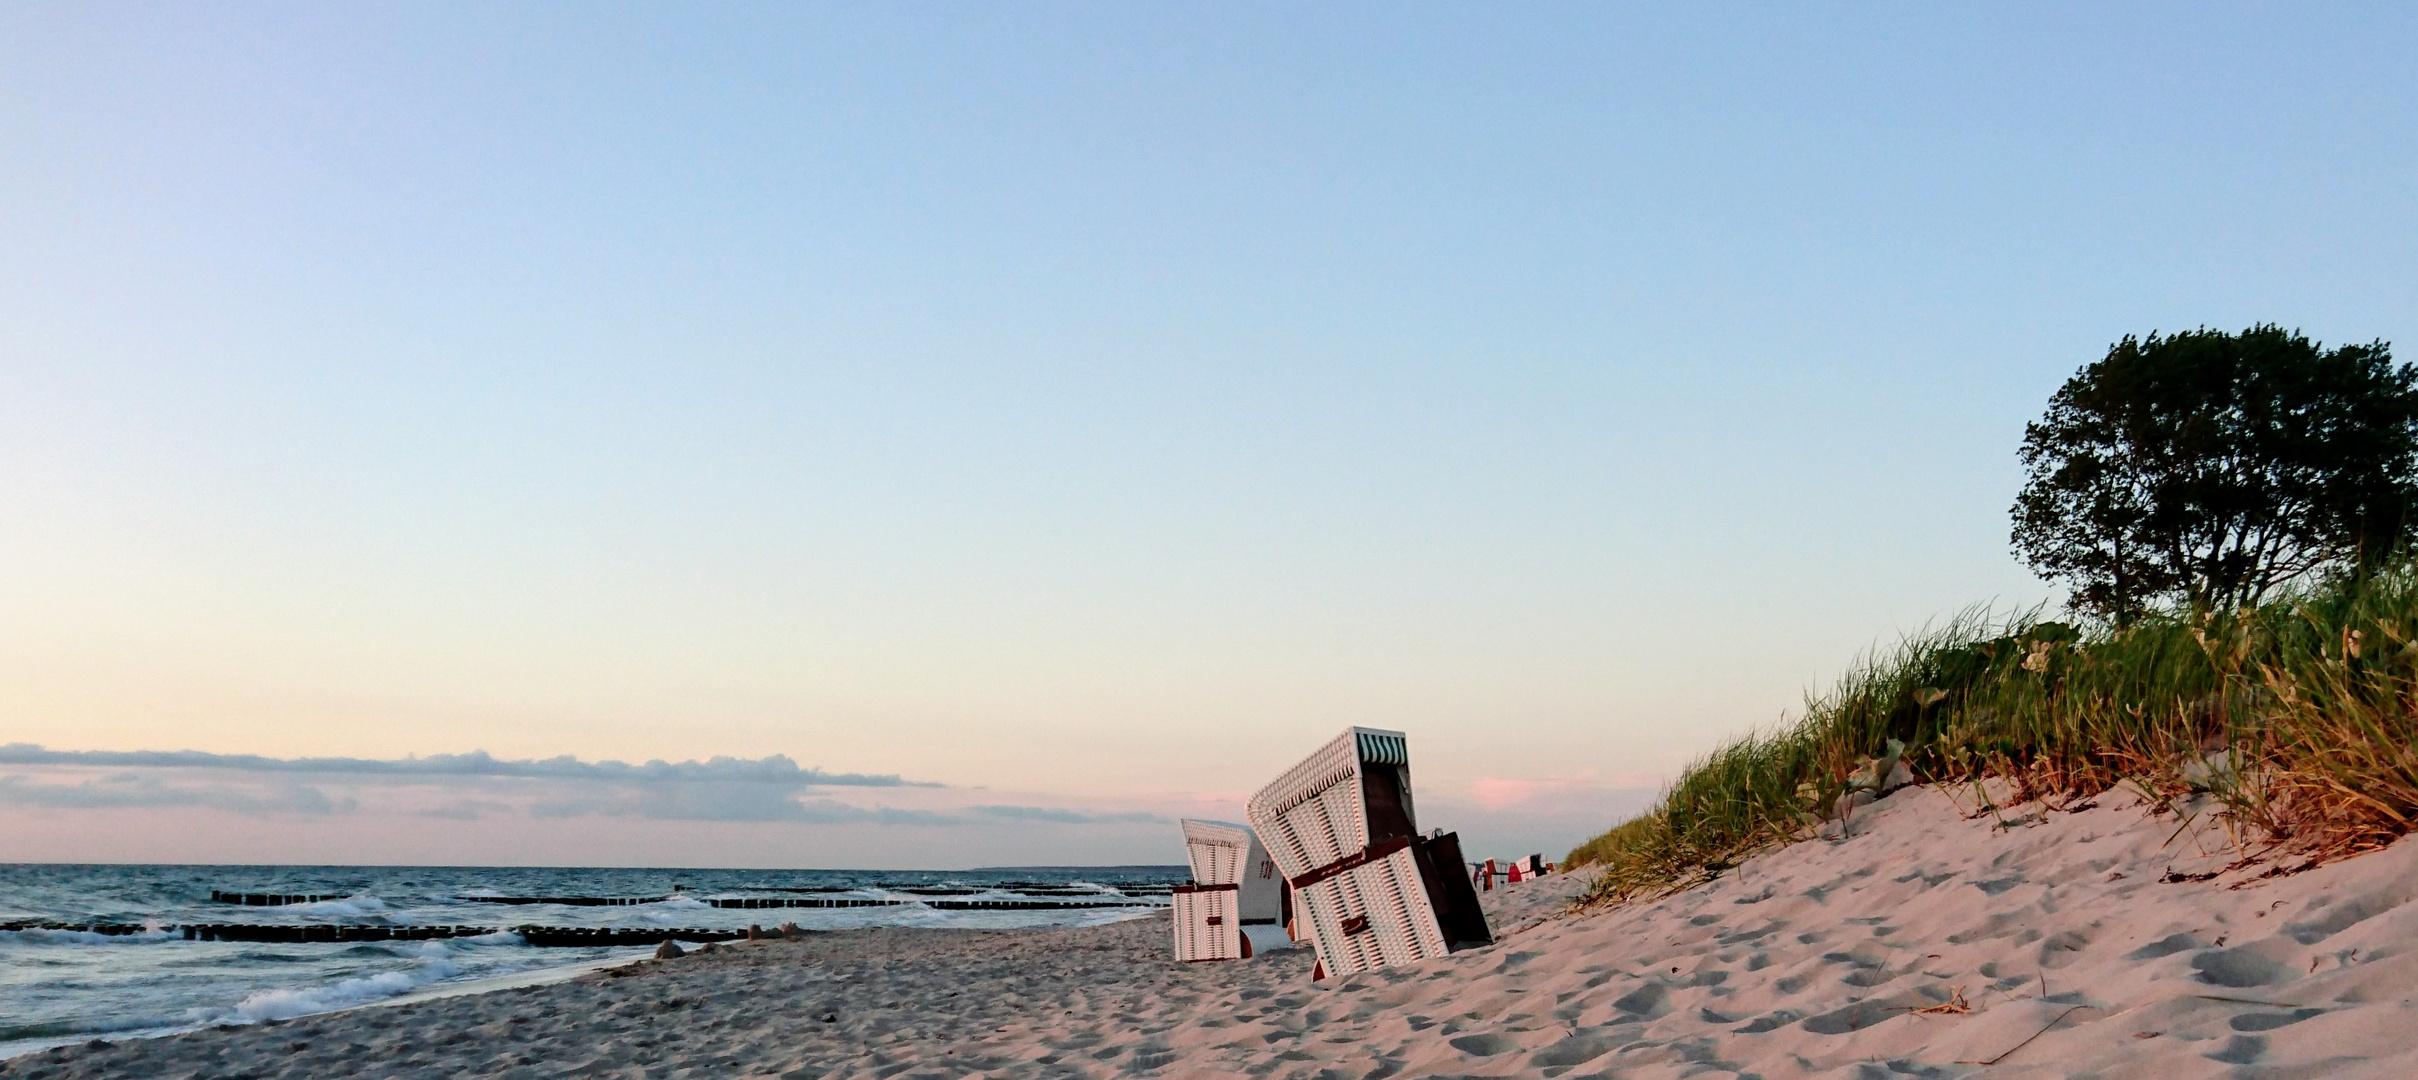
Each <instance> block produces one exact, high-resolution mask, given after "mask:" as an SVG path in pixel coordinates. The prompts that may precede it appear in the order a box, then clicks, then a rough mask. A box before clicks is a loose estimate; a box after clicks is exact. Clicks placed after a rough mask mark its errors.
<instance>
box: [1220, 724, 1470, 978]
mask: <svg viewBox="0 0 2418 1080" xmlns="http://www.w3.org/2000/svg"><path fill="white" fill-rule="evenodd" d="M1245 811H1246V813H1247V814H1248V815H1249V817H1250V819H1251V827H1252V828H1253V829H1255V830H1257V832H1258V834H1259V838H1260V840H1261V842H1262V843H1264V844H1266V845H1267V850H1268V855H1269V857H1270V858H1272V859H1274V860H1275V863H1276V869H1277V870H1278V871H1279V872H1280V873H1282V874H1283V875H1284V876H1285V879H1286V881H1287V882H1288V883H1289V884H1290V885H1291V886H1292V888H1293V896H1294V898H1295V901H1296V904H1297V906H1298V909H1299V910H1300V911H1301V913H1302V914H1301V919H1302V921H1304V922H1306V923H1307V924H1308V926H1307V927H1306V930H1307V933H1306V935H1305V934H1301V932H1300V931H1299V930H1297V931H1296V933H1297V936H1307V937H1308V938H1310V940H1311V941H1312V942H1313V943H1314V944H1316V945H1317V947H1318V966H1317V972H1318V976H1319V977H1324V976H1326V975H1350V974H1352V973H1354V972H1360V971H1367V970H1369V969H1371V968H1377V967H1384V966H1386V965H1388V964H1405V963H1411V962H1413V961H1418V960H1425V959H1427V958H1429V957H1435V956H1442V955H1444V954H1446V953H1449V952H1452V951H1454V950H1456V949H1465V948H1470V947H1473V946H1477V945H1484V944H1487V943H1489V942H1491V941H1492V940H1494V939H1493V935H1492V934H1490V933H1489V932H1488V930H1487V928H1486V914H1485V912H1483V911H1482V910H1480V909H1479V907H1478V894H1477V890H1475V889H1474V888H1472V887H1471V883H1470V881H1469V879H1468V878H1467V877H1466V876H1464V874H1463V871H1462V867H1463V866H1464V865H1465V864H1464V863H1463V862H1462V861H1461V841H1460V838H1459V837H1457V836H1455V835H1453V834H1451V833H1447V832H1444V831H1442V830H1438V831H1436V832H1435V833H1434V834H1433V835H1430V836H1421V835H1419V826H1418V819H1417V817H1416V815H1415V814H1414V812H1413V809H1412V806H1411V784H1410V745H1409V741H1408V740H1407V739H1405V738H1404V737H1403V735H1402V733H1401V732H1398V731H1378V730H1374V729H1370V728H1357V727H1356V728H1347V729H1345V730H1344V733H1343V734H1342V735H1340V736H1338V737H1336V739H1335V740H1334V741H1333V742H1330V743H1328V744H1327V745H1326V746H1325V747H1324V748H1322V749H1320V750H1319V751H1318V752H1317V753H1315V754H1312V755H1310V756H1309V758H1308V759H1306V760H1304V761H1302V762H1301V763H1300V764H1299V765H1295V766H1294V767H1293V768H1292V769H1290V770H1288V771H1287V772H1286V773H1285V774H1284V775H1283V776H1280V777H1278V778H1277V779H1276V780H1275V782H1273V783H1271V784H1269V785H1268V786H1266V787H1264V788H1261V789H1260V790H1259V792H1258V794H1255V795H1253V796H1251V800H1250V802H1249V803H1248V804H1247V806H1246V808H1245Z"/></svg>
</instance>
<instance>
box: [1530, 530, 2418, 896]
mask: <svg viewBox="0 0 2418 1080" xmlns="http://www.w3.org/2000/svg"><path fill="white" fill-rule="evenodd" d="M1893 748H1894V749H1897V750H1899V751H1901V752H1902V757H1903V760H1904V762H1905V763H1906V765H1907V766H1908V767H1909V768H1910V769H1911V770H1912V773H1913V775H1914V777H1915V778H1916V779H1917V780H1920V781H1924V782H1932V783H1950V784H1974V783H1977V782H1979V781H1983V780H1991V781H1999V782H2001V784H2000V786H1999V789H2000V790H2001V791H2008V790H2011V791H2012V792H2013V800H2014V801H2017V802H2025V801H2031V800H2035V799H2039V800H2046V801H2048V802H2050V803H2052V804H2057V803H2059V802H2061V801H2075V800H2080V799H2084V798H2087V797H2089V796H2091V795H2095V794H2097V793H2099V792H2101V791H2105V790H2107V789H2108V788H2111V787H2113V786H2115V785H2116V784H2118V783H2120V782H2129V783H2131V784H2133V785H2135V786H2137V787H2139V788H2141V789H2142V790H2143V791H2144V792H2146V793H2147V794H2148V795H2149V796H2150V797H2151V798H2152V799H2156V800H2161V801H2164V802H2168V803H2178V802H2181V801H2184V800H2191V799H2197V800H2201V801H2202V802H2204V804H2205V805H2207V806H2209V807H2212V808H2214V809H2217V810H2219V811H2221V812H2222V813H2224V814H2225V815H2227V820H2228V821H2229V823H2230V824H2231V825H2232V826H2233V827H2234V828H2235V832H2236V835H2237V836H2240V837H2242V838H2243V840H2244V843H2245V844H2246V845H2248V846H2250V847H2252V848H2253V849H2255V850H2260V851H2266V852H2288V853H2292V854H2294V855H2296V856H2298V857H2299V858H2301V860H2302V861H2303V863H2304V864H2313V863H2317V862H2323V861H2326V860H2328V859H2333V858H2339V857H2342V856H2344V855H2348V854H2353V853H2356V852H2358V851H2362V850H2367V849H2369V848H2373V847H2376V846H2380V845H2382V844H2384V843H2388V842H2390V841H2391V840H2392V839H2394V838H2395V837H2398V836H2400V835H2402V834H2403V833H2406V832H2408V831H2410V830H2411V829H2412V828H2414V827H2418V572H2414V571H2413V570H2412V569H2409V568H2403V569H2399V570H2396V571H2393V572H2390V573H2386V574H2382V575H2378V576H2374V577H2370V578H2367V579H2364V580H2359V581H2340V582H2331V583H2325V584H2319V585H2314V586H2310V587H2307V588H2304V589H2301V590H2298V591H2296V592H2293V593H2290V594H2288V595H2286V596H2284V597H2282V598H2280V599H2278V600H2276V601H2274V602H2272V603H2269V604H2266V605H2263V606H2261V607H2257V608H2249V609H2244V610H2241V611H2237V612H2231V613H2219V614H2207V613H2199V614H2193V613H2188V612H2161V613H2152V614H2149V615H2146V616H2144V617H2142V618H2140V619H2138V620H2137V621H2135V622H2133V623H2132V624H2131V625H2129V626H2125V627H2115V626H2090V627H2082V628H2076V627H2073V626H2069V625H2066V624H2063V623H2057V622H2044V621H2041V620H2040V619H2039V618H2038V613H2037V612H2025V613H2017V614H2014V615H1993V614H1991V613H1989V612H1986V611H1979V610H1975V611H1968V612H1966V613H1964V614H1962V615H1959V616H1957V617H1955V618H1953V619H1950V620H1948V621H1947V622H1946V623H1945V624H1944V625H1942V626H1938V627H1935V628H1932V629H1930V630H1927V631H1925V632H1923V633H1921V634H1918V635H1915V636H1913V637H1910V638H1908V639H1907V640H1905V641H1904V642H1902V643H1900V644H1899V645H1898V646H1897V647H1896V648H1894V649H1888V650H1883V651H1877V652H1875V653H1872V654H1869V655H1867V656H1865V657H1864V658H1862V659H1861V660H1860V661H1859V662H1857V663H1856V664H1855V665H1854V666H1852V667H1851V669H1850V670H1849V671H1848V673H1847V674H1846V675H1845V676H1844V677H1842V678H1841V679H1840V680H1839V682H1838V684H1837V685H1836V686H1835V687H1833V688H1832V689H1831V691H1830V692H1829V693H1828V694H1826V695H1823V696H1821V697H1818V698H1815V699H1813V700H1811V701H1809V702H1808V703H1807V706H1806V709H1805V712H1804V715H1803V716H1802V717H1801V718H1800V719H1798V720H1796V721H1794V722H1793V723H1789V724H1786V725H1784V726H1782V727H1779V728H1777V729H1774V730H1770V731H1762V732H1756V733H1753V734H1749V735H1747V736H1745V737H1744V738H1740V739H1738V740H1736V741H1734V742H1731V743H1729V744H1727V745H1724V746H1722V747H1720V748H1719V749H1716V750H1714V751H1713V752H1712V753H1711V754H1709V755H1707V756H1706V757H1704V758H1703V759H1702V760H1699V761H1697V762H1696V763H1694V764H1693V765H1691V766H1690V767H1689V768H1688V769H1687V770H1686V771H1685V772H1683V773H1682V774H1681V775H1680V777H1679V778H1678V779H1677V780H1676V781H1675V782H1673V784H1672V785H1671V787H1670V788H1669V789H1668V790H1667V791H1665V792H1664V793H1663V796H1662V799H1661V801H1660V802H1659V803H1657V804H1656V805H1655V806H1654V808H1653V809H1651V810H1649V811H1647V812H1646V813H1645V814H1644V815H1642V816H1640V817H1638V818H1636V819H1634V820H1632V821H1629V822H1626V823H1624V824H1621V825H1619V826H1617V827H1615V828H1613V829H1612V830H1611V831H1609V832H1606V833H1604V834H1603V835H1601V836H1598V837H1596V838H1595V839H1593V840H1589V841H1588V842H1586V843H1585V844H1582V845H1580V846H1579V847H1578V848H1577V849H1576V850H1574V851H1572V852H1571V853H1570V855H1569V858H1568V859H1567V860H1566V861H1567V862H1568V864H1570V865H1572V866H1574V867H1575V866H1587V865H1592V866H1596V867H1599V868H1600V870H1599V877H1598V878H1597V880H1596V883H1595V885H1594V887H1593V889H1592V890H1591V892H1590V894H1589V896H1588V897H1587V899H1588V900H1589V901H1592V902H1616V901H1624V900H1628V899H1633V898H1638V897H1647V896H1657V895H1662V894H1666V893H1668V892H1671V891H1675V890H1678V889H1683V888H1687V887H1690V886H1692V885H1695V884H1698V883H1700V882H1703V881H1706V880H1709V879H1710V878H1712V877H1714V876H1716V875H1718V874H1720V873H1721V872H1722V871H1724V870H1727V869H1728V868H1729V867H1731V866H1732V865H1734V864H1736V863H1737V862H1738V861H1739V860H1741V859H1743V858H1745V857H1747V856H1749V855H1752V854H1754V853H1755V852H1757V851H1760V850H1763V849H1765V848H1768V847H1771V846H1773V845H1776V844H1783V843H1788V842H1790V841H1793V840H1797V839H1802V838H1804V837H1806V836H1808V835H1809V834H1810V833H1811V832H1812V830H1814V829H1815V828H1817V827H1818V826H1819V825H1820V824H1821V823H1822V821H1823V820H1824V819H1825V817H1827V816H1829V815H1831V814H1832V813H1834V812H1836V811H1837V810H1838V809H1839V808H1840V807H1841V802H1842V799H1843V798H1844V797H1849V796H1852V794H1853V792H1854V791H1855V790H1856V789H1858V788H1865V787H1870V786H1872V785H1873V783H1874V781H1875V779H1876V777H1877V776H1878V775H1879V774H1880V773H1882V772H1885V771H1886V767H1887V765H1888V764H1889V763H1890V762H1889V760H1888V755H1889V754H1890V752H1891V750H1892V749H1893ZM1971 790H1973V791H1974V792H1976V793H1977V794H1978V793H1979V791H1980V790H1981V789H1980V788H1978V787H1976V788H1973V789H1971ZM2195 805H2196V804H2195Z"/></svg>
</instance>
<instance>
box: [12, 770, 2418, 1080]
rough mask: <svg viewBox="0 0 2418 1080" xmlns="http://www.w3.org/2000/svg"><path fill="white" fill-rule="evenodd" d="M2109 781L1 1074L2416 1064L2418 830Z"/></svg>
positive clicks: (87, 1056)
mask: <svg viewBox="0 0 2418 1080" xmlns="http://www.w3.org/2000/svg"><path fill="white" fill-rule="evenodd" d="M2100 802H2101V805H2100V806H2099V807H2098V808H2097V809H2091V810H2085V811H2081V812H2077V813H2051V814H2045V815H2043V814H2034V815H2030V816H2028V817H2027V818H2026V819H2024V820H2023V821H2021V822H2019V823H2017V824H2015V825H2014V826H2013V827H2010V828H2002V827H1999V826H1998V825H1997V824H1996V823H1995V822H1993V821H1992V820H1990V819H1988V818H1984V819H1981V820H1974V821H1968V820H1964V819H1963V818H1962V817H1961V816H1960V815H1959V814H1957V813H1956V812H1955V810H1954V808H1953V807H1952V806H1951V804H1950V802H1949V800H1948V799H1947V798H1946V797H1945V796H1943V795H1942V794H1941V793H1940V792H1938V791H1936V790H1931V789H1910V790H1907V791H1903V792H1900V793H1898V794H1897V795H1895V796H1893V797H1891V798H1889V799H1887V800H1885V801H1883V802H1882V803H1880V804H1879V805H1877V806H1873V807H1870V808H1868V809H1866V810H1864V811H1863V812H1862V813H1861V814H1860V815H1859V818H1858V821H1857V823H1856V824H1857V835H1856V836H1855V837H1854V838H1852V839H1849V840H1846V841H1843V842H1827V841H1813V842H1808V843H1804V844H1799V845H1796V846H1794V847H1790V848H1787V849H1784V850H1781V851H1777V852H1774V853H1771V854H1769V855H1766V856H1764V857H1762V858H1758V859H1755V860H1753V861H1751V862H1749V863H1748V864H1746V865H1745V866H1742V867H1740V868H1738V869H1737V870H1736V871H1734V872H1733V873H1731V874H1730V875H1729V876H1727V877H1725V878H1724V879H1723V880H1721V881H1719V882H1717V883H1715V884H1713V885H1710V886H1707V887H1705V888H1703V889H1699V890H1696V891H1694V892H1691V893H1688V894H1684V895H1682V896H1678V897H1674V898H1671V899H1669V900H1666V901H1663V902H1660V903H1656V904H1647V905H1638V906H1634V907H1630V908H1625V909H1620V910H1615V911H1612V912H1608V913H1601V914H1595V915H1588V916H1580V917H1568V918H1548V919H1546V920H1545V921H1543V922H1541V923H1539V922H1537V921H1536V920H1537V917H1538V916H1542V915H1548V914H1550V913H1551V912H1552V911H1553V910H1555V908H1556V906H1557V904H1556V901H1557V900H1558V898H1559V897H1561V896H1565V895H1567V894H1568V893H1569V891H1570V890H1571V889H1572V888H1573V886H1574V885H1575V884H1576V882H1574V881H1572V880H1569V879H1547V880H1545V881H1542V882H1537V883H1531V884H1525V885H1518V886H1512V887H1510V888H1509V889H1506V890H1500V891H1497V892H1496V893H1493V894H1491V895H1490V896H1488V898H1487V901H1488V906H1489V908H1490V910H1491V913H1492V916H1493V918H1494V919H1495V926H1496V929H1497V932H1498V934H1499V935H1500V936H1501V938H1502V940H1500V941H1499V942H1498V943H1497V944H1496V945H1494V946H1492V947H1490V948H1486V949H1481V950H1474V951H1471V952H1465V953H1461V954H1457V955H1455V956H1453V957H1450V958H1448V959H1445V960H1439V961H1435V962H1431V963H1428V964H1424V965H1420V966H1416V967H1410V968H1403V969H1396V970H1391V971H1383V972H1372V973H1368V974H1364V975H1359V976H1354V977H1352V978H1350V979H1344V980H1339V981H1336V982H1331V983H1328V984H1323V985H1319V986H1313V985H1311V984H1310V982H1309V978H1308V976H1309V966H1310V958H1309V956H1308V954H1307V951H1306V950H1304V951H1301V952H1296V953H1290V954H1279V955H1274V956H1268V957H1263V958H1261V959H1258V960H1253V961H1248V962H1244V963H1230V964H1204V965H1192V966H1185V965H1179V964H1176V963H1174V962H1173V961H1171V960H1169V959H1167V952H1168V943H1167V928H1166V924H1165V922H1164V921H1163V919H1158V918H1154V919H1148V920H1142V921H1139V922H1133V923H1125V924H1120V925H1116V926H1108V927H1095V928H1089V929H1080V930H1049V931H1011V932H970V931H935V930H868V931H850V932H847V933H837V934H827V935H819V936H816V937H814V938H811V939H809V940H807V941H804V942H796V943H779V944H772V945H763V946H741V947H735V948H728V949H725V950H723V951H721V952H719V953H717V954H715V955H713V956H708V957H690V958H685V959H681V960H676V961H670V962H666V963H661V964H648V965H644V966H642V967H640V968H636V969H619V972H618V973H605V974H600V975H592V976H588V977H586V978H583V979H581V980H579V981H576V982H572V983H565V984H559V985H554V986H547V987H537V988H530V989H521V990H507V991H500V992H497V993H491V994H483V995H478V996H474V997H458V998H447V999H443V1000H436V1001H427V1002H421V1003H418V1004H413V1005H406V1006H400V1007H396V1008H387V1009H366V1010H361V1011H357V1012H350V1013H342V1014H335V1015H329V1016H321V1017H309V1018H304V1019H299V1020H294V1021H290V1022H286V1023H283V1024H277V1025H262V1026H258V1027H249V1028H236V1029H219V1030H212V1031H202V1032H195V1033H192V1034H188V1035H182V1036H176V1037H172V1038H164V1039H152V1040H139V1041H132V1042H127V1043H123V1044H116V1045H111V1046H107V1047H104V1048H99V1049H87V1048H72V1049H65V1050H60V1051H52V1052H48V1053H45V1054H39V1055H33V1056H30V1057H25V1058H19V1059H16V1060H14V1061H11V1062H8V1063H6V1068H5V1069H4V1070H0V1075H6V1076H8V1077H17V1076H45V1077H47V1076H72V1077H99V1076H108V1077H150V1076H161V1077H187V1076H208V1077H236V1076H250V1077H260V1078H267V1077H337V1076H455V1075H495V1076H507V1077H519V1076H530V1077H535V1076H617V1077H642V1076H643V1077H684V1076H699V1077H703V1076H714V1077H763V1076H780V1077H798V1078H805V1077H823V1076H829V1077H892V1076H901V1077H907V1078H911V1080H921V1078H924V1077H956V1076H967V1075H975V1074H980V1075H997V1076H1034V1077H1044V1076H1048V1077H1055V1076H1069V1077H1072V1076H1101V1077H1106V1076H1123V1075H1148V1076H1166V1077H1184V1076H1238V1075H1248V1076H1269V1077H1296V1076H1298V1077H1305V1078H1318V1080H1327V1078H1340V1077H1351V1078H1355V1080H1359V1078H1374V1077H1386V1076H1405V1077H1415V1076H1437V1075H1477V1076H1558V1075H1564V1074H1567V1075H1571V1076H1594V1075H1604V1076H1616V1077H1636V1078H1646V1077H1681V1076H1728V1075H1754V1076H1761V1077H1766V1078H1773V1080H1777V1078H1781V1077H1797V1076H1825V1077H1856V1078H1875V1080H1877V1078H1882V1077H1895V1076H1915V1077H1923V1076H1940V1077H1948V1076H1989V1077H2069V1076H2071V1077H2099V1078H2105V1080H2117V1078H2124V1077H2140V1078H2149V1077H2156V1078H2191V1077H2242V1078H2251V1077H2258V1078H2285V1077H2321V1076H2322V1077H2346V1078H2362V1077H2375V1078H2384V1077H2394V1078H2404V1077H2413V1076H2418V1008H2414V1007H2413V1004H2414V1001H2418V998H2414V995H2413V988H2414V987H2418V951H2413V947H2412V946H2413V943H2414V942H2418V933H2414V932H2418V906H2412V905H2410V904H2409V903H2408V901H2409V900H2410V899H2411V898H2412V897H2413V896H2418V844H2411V843H2403V844H2400V845H2396V846H2395V847H2394V848H2392V849H2391V850H2388V851H2385V852H2382V853H2378V854H2373V855H2368V856H2365V857H2362V858H2359V859H2355V860H2352V861H2349V862H2346V863H2341V864H2337V865H2335V866H2331V867H2326V868H2322V869H2319V870H2315V871H2311V872H2308V873H2305V874H2299V875H2295V876H2290V877H2283V878H2277V879H2273V880H2267V881H2261V882H2256V883H2254V884H2252V885H2251V886H2250V887H2247V888H2243V889H2238V890H2235V889H2229V888H2227V887H2226V885H2227V880H2229V879H2227V880H2219V881H2215V882H2191V883H2162V882H2161V881H2160V880H2159V878H2160V876H2161V875H2162V874H2163V873H2164V872H2165V871H2166V870H2167V869H2168V868H2169V867H2170V866H2171V867H2173V868H2174V869H2176V870H2180V871H2182V872H2185V873H2191V872H2198V871H2202V870H2206V869H2215V868H2217V867H2220V866H2222V865H2224V863H2225V862H2227V861H2229V856H2228V855H2226V854H2224V853H2217V854H2215V855H2213V856H2209V857H2203V856H2199V855H2197V854H2195V853H2194V852H2193V850H2192V845H2193V844H2194V842H2195V836H2194V835H2193V834H2190V833H2187V834H2186V835H2185V836H2184V837H2183V838H2181V839H2179V840H2177V841H2175V844H2174V845H2173V846H2166V841H2167V839H2168V837H2169V836H2170V835H2171V834H2173V833H2174V832H2175V830H2176V827H2177V824H2178V823H2177V822H2176V821H2175V820H2174V819H2173V818H2164V819H2156V818H2150V817H2148V816H2146V815H2144V814H2143V813H2142V812H2141V810H2140V809H2138V808H2137V807H2134V806H2131V805H2129V804H2128V801H2127V800H2123V799H2118V798H2113V797H2108V798H2103V799H2102V800H2100ZM2196 839H2197V840H2199V841H2206V840H2207V839H2208V838H2207V837H2206V836H2205V835H2199V836H2197V837H2196ZM2238 876H2239V875H2237V877H2238ZM1957 988H1962V993H1963V997H1964V1000H1965V1001H1966V1002H1968V1003H1969V1004H1970V1005H1971V1007H1972V1011H1971V1012H1970V1013H1968V1014H1963V1015H1946V1014H1929V1015H1925V1014H1918V1013H1916V1012H1914V1011H1913V1010H1914V1009H1916V1008H1920V1007H1925V1006H1931V1005H1936V1004H1939V1003H1942V1002H1945V1001H1948V1000H1950V996H1951V994H1952V993H1953V992H1955V990H1956V989H1957ZM1988 1060H1996V1061H1998V1062H1999V1064H1996V1065H1992V1066H1982V1065H1975V1064H1960V1062H1976V1061H1988Z"/></svg>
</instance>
